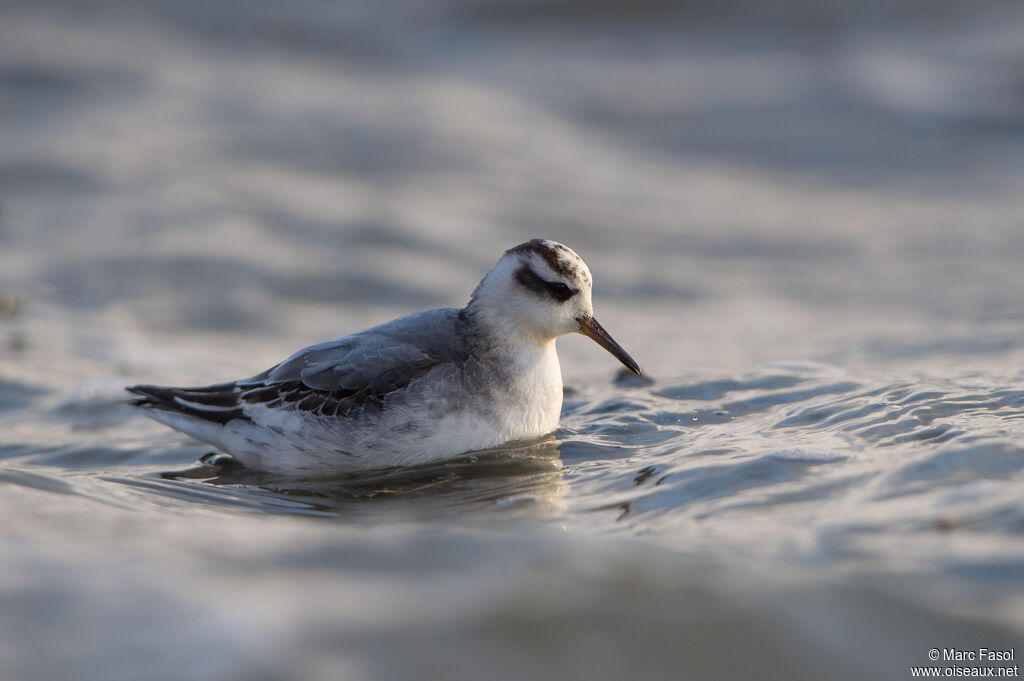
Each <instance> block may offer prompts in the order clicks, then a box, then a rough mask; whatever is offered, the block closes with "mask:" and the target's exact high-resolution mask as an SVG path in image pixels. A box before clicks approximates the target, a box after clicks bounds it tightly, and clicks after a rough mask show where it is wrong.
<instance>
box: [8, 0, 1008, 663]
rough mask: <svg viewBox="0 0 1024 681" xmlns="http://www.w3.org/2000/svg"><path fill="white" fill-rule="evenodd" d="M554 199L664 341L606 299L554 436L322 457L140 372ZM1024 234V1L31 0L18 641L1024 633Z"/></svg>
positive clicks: (837, 641) (434, 266)
mask: <svg viewBox="0 0 1024 681" xmlns="http://www.w3.org/2000/svg"><path fill="white" fill-rule="evenodd" d="M533 237H546V238H551V239H555V240H557V241H561V242H563V243H566V244H567V245H569V246H570V247H572V248H573V249H575V250H576V251H577V252H578V253H579V254H580V255H581V256H582V257H583V258H584V259H585V260H586V261H587V262H588V264H589V265H590V268H591V270H592V272H593V274H594V279H595V294H594V295H595V305H596V310H597V315H598V317H599V318H600V319H601V320H602V323H603V324H604V325H605V326H606V327H607V328H608V329H609V330H610V331H611V333H612V334H613V335H614V336H615V337H616V339H617V340H618V341H619V342H620V343H621V344H622V345H623V346H625V347H626V348H627V350H629V351H630V353H631V354H632V355H633V356H634V357H636V358H637V359H638V361H639V362H640V364H641V365H642V366H643V367H644V368H645V370H646V371H647V373H648V374H649V375H650V377H651V378H652V379H653V382H652V383H642V382H630V381H628V380H626V379H624V378H623V377H619V376H617V373H616V372H617V367H616V363H615V361H614V360H613V359H612V358H610V357H609V356H607V355H606V354H605V353H604V352H603V351H602V350H600V349H599V348H597V347H596V346H594V345H593V344H592V343H590V342H589V341H586V340H585V339H580V338H567V339H563V340H562V341H560V342H559V348H560V357H561V360H562V366H563V374H564V377H565V380H566V384H567V386H568V387H569V388H570V392H569V393H568V394H567V401H566V406H565V412H564V414H563V427H562V428H561V429H560V430H559V432H558V433H557V434H556V438H555V439H554V440H553V441H551V442H548V443H544V444H541V445H538V446H537V447H533V448H527V449H526V450H524V451H516V452H511V453H510V452H504V453H501V454H499V455H496V458H495V457H488V456H484V457H482V458H480V459H478V460H474V461H471V462H469V463H466V464H452V465H451V466H441V467H434V468H429V469H425V470H423V471H417V472H415V473H410V474H400V475H398V474H395V475H392V474H383V475H382V476H378V477H373V478H371V479H363V480H355V481H344V482H337V481H335V482H334V483H315V484H314V483H310V484H302V485H299V484H297V483H295V482H292V481H281V480H273V479H269V478H265V477H260V476H255V475H246V474H238V473H237V471H236V472H235V474H234V475H228V474H225V472H224V471H221V470H219V469H218V468H217V467H215V466H197V465H195V463H194V462H195V461H196V460H197V459H198V458H199V457H200V456H201V455H203V454H205V453H206V452H207V451H208V449H207V448H205V447H203V446H202V445H199V444H197V443H195V442H194V441H191V440H189V439H188V438H185V437H184V436H180V435H177V434H175V433H172V432H169V431H168V430H167V429H165V428H163V427H161V426H158V425H156V424H152V423H150V422H148V421H147V420H145V419H144V418H142V417H141V416H139V415H137V414H133V413H132V412H131V410H129V409H128V408H126V407H124V406H123V405H121V404H120V403H119V401H120V400H121V399H122V395H123V394H122V391H121V388H122V387H123V386H124V385H125V384H129V383H138V382H146V383H162V384H179V385H180V384H203V383H212V382H218V381H222V380H229V379H233V378H239V377H242V376H248V375H251V374H254V373H256V372H258V371H260V370H262V369H264V368H266V367H267V366H270V365H271V364H273V363H275V362H277V361H280V360H281V359H283V358H284V357H286V356H287V355H289V354H290V353H291V352H292V351H294V350H296V349H298V348H299V347H302V346H304V345H308V344H311V343H314V342H319V341H322V340H325V339H329V338H332V337H337V336H340V335H343V334H346V333H350V332H353V331H357V330H359V329H362V328H365V327H366V326H369V325H371V324H376V323H380V322H384V321H387V320H389V319H391V318H393V317H395V316H398V315H401V314H405V313H408V312H412V311H416V310H420V309H423V308H427V307H436V306H461V305H463V304H464V303H465V301H466V300H467V298H468V296H469V293H470V291H471V290H472V289H473V287H474V286H475V284H476V283H477V281H478V280H479V278H480V277H481V276H482V275H483V274H484V273H485V272H486V271H487V270H488V269H489V268H490V267H491V265H492V264H493V263H494V262H495V261H496V260H497V258H498V257H499V256H500V254H501V253H502V251H503V250H505V249H506V248H509V247H511V246H514V245H515V244H518V243H520V242H522V241H525V240H528V239H530V238H533ZM1022 261H1024V5H1020V4H1019V3H1012V2H997V1H994V0H993V1H989V0H978V1H976V2H970V3H965V2H952V1H946V0H927V1H926V0H907V1H905V2H900V3H891V2H882V1H875V0H865V1H861V2H856V3H854V2H844V1H840V0H819V1H814V2H812V1H809V0H807V1H805V0H779V1H775V2H749V1H746V0H726V1H724V2H715V3H712V2H698V1H692V2H679V3H674V2H656V1H644V2H637V3H615V2H606V1H602V0H562V1H557V0H551V1H543V0H535V1H522V2H519V1H514V0H490V1H488V0H408V1H399V0H396V1H389V2H369V1H363V2H358V1H357V2H327V1H320V0H297V1H295V2H291V3H274V2H267V1H264V0H256V1H251V0H249V1H245V2H242V1H240V0H222V1H219V2H200V1H199V0H184V1H182V2H174V3H167V2H158V1H156V0H140V1H137V2H131V3H128V2H116V1H110V2H103V1H100V0H96V1H92V2H71V1H68V2H57V1H51V0H43V1H38V0H34V1H22V0H5V2H4V3H3V4H2V5H0V518H2V520H0V541H2V542H3V548H2V550H0V564H2V566H3V569H0V669H3V670H5V671H4V672H3V674H2V675H3V676H5V678H10V679H15V680H17V679H26V680H27V679H50V678H67V677H71V676H73V677H75V678H84V679H93V678H95V679H106V680H108V681H109V680H111V679H121V678H124V679H138V678H148V679H179V678H182V679H184V678H188V679H242V678H245V679H257V678H266V679H285V678H303V679H328V678H330V679H338V678H372V679H378V678H380V679H392V678H407V677H409V676H426V677H431V678H433V677H437V678H470V677H480V676H484V675H486V676H487V677H488V678H522V677H525V676H533V677H539V678H580V679H583V678H586V679H604V678H608V679H612V678H624V677H629V678H644V679H659V678H666V679H668V678H672V679H733V678H736V679H739V678H751V677H759V678H780V679H781V678H786V679H818V678H868V677H872V678H910V669H909V667H910V665H917V664H920V665H925V664H928V661H927V659H926V658H927V651H928V649H930V648H932V647H939V648H942V647H943V646H957V647H961V648H969V647H975V648H976V647H979V646H987V647H989V648H998V647H1000V646H1005V647H1009V646H1011V645H1014V644H1020V643H1021V631H1022V630H1024V599H1022V596H1024V590H1022V587H1024V548H1022V546H1024V545H1022V544H1021V541H1020V538H1021V532H1022V531H1024V509H1022V507H1021V502H1020V500H1021V498H1024V494H1022V493H1024V472H1022V471H1024V295H1022V294H1024V267H1022V265H1021V263H1022ZM175 471H185V472H184V473H182V474H176V473H175ZM1018 647H1021V646H1019V645H1018ZM869 651H870V652H869Z"/></svg>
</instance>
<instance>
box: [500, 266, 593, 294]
mask: <svg viewBox="0 0 1024 681" xmlns="http://www.w3.org/2000/svg"><path fill="white" fill-rule="evenodd" d="M516 280H517V281H518V282H519V283H520V284H521V285H522V287H523V288H525V289H526V290H527V291H532V292H533V293H536V294H537V295H549V296H551V297H552V298H554V299H555V300H557V301H560V302H564V301H566V300H569V299H570V298H572V297H573V296H574V295H576V294H577V293H579V291H577V290H575V289H572V288H570V287H568V286H566V285H565V284H563V283H562V282H560V281H545V280H544V279H541V278H540V276H538V275H537V273H536V272H534V271H533V270H531V269H530V268H529V267H527V266H526V265H522V266H521V267H520V268H519V269H517V270H516Z"/></svg>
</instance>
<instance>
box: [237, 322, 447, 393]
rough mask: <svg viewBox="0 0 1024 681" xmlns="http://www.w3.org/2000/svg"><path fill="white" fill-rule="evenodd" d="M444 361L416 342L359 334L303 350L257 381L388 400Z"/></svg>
mask: <svg viewBox="0 0 1024 681" xmlns="http://www.w3.org/2000/svg"><path fill="white" fill-rule="evenodd" d="M440 362H441V360H440V359H439V358H438V357H435V356H433V355H431V354H429V353H428V352H426V351H424V350H423V349H422V348H420V347H418V346H416V345H414V344H413V343H409V342H401V341H398V339H395V338H393V337H389V336H385V335H379V334H356V335H354V336H348V337H347V338H342V339H340V340H337V341H332V342H330V343H321V344H320V345H314V346H311V347H308V348H306V349H304V350H300V351H299V352H297V353H295V354H294V355H292V356H291V357H289V358H288V359H287V360H285V361H284V362H281V363H280V364H278V365H277V366H276V367H273V368H272V369H270V370H269V371H267V372H264V374H262V375H261V376H259V377H257V378H258V379H261V380H260V381H259V382H260V383H263V384H264V385H273V384H276V383H291V382H294V381H299V382H301V383H302V385H304V386H305V387H306V388H309V389H311V390H323V391H340V392H346V393H349V392H350V393H361V394H366V395H369V396H374V397H383V396H385V395H387V394H388V393H391V392H394V391H395V390H399V389H401V388H404V387H405V386H407V385H408V384H409V383H410V382H411V381H412V380H413V379H415V378H418V377H419V376H422V375H423V374H425V373H426V372H427V371H429V370H430V369H432V368H433V367H434V366H436V365H437V364H439V363H440Z"/></svg>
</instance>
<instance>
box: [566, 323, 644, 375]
mask: <svg viewBox="0 0 1024 681" xmlns="http://www.w3.org/2000/svg"><path fill="white" fill-rule="evenodd" d="M576 321H577V322H579V325H580V333H582V334H583V335H584V336H587V337H588V338H590V339H592V340H593V341H594V342H595V343H597V344H598V345H600V346H601V347H602V348H604V349H605V350H607V351H608V352H610V353H612V354H613V355H615V359H617V360H619V361H620V362H622V364H623V366H625V367H626V368H627V369H629V370H630V371H632V372H633V373H634V374H636V375H637V376H639V375H640V365H639V364H637V363H636V360H635V359H633V358H632V357H630V356H629V353H628V352H626V351H625V350H623V349H622V346H621V345H619V344H618V343H616V342H615V339H614V338H612V337H611V336H610V335H609V334H608V332H607V331H605V330H604V327H603V326H601V325H600V324H598V323H597V320H596V319H594V318H593V317H580V318H578V319H577V320H576Z"/></svg>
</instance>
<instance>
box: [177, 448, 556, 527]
mask: <svg viewBox="0 0 1024 681" xmlns="http://www.w3.org/2000/svg"><path fill="white" fill-rule="evenodd" d="M159 478H160V479H161V481H170V482H173V483H174V484H172V485H170V486H167V487H166V488H165V492H166V493H168V494H176V493H180V491H181V484H182V483H185V484H194V483H195V482H201V483H203V484H206V485H212V486H214V487H218V488H222V489H225V490H232V491H234V492H242V493H246V494H248V495H249V496H255V497H258V498H259V499H260V500H262V503H263V505H264V506H265V509H264V510H268V511H272V512H286V513H306V514H312V515H331V516H339V517H341V518H359V517H366V518H372V517H374V516H376V515H379V514H381V513H389V512H390V513H397V514H407V515H412V516H415V517H417V518H424V517H437V516H445V515H449V514H453V513H454V514H461V513H465V514H475V513H486V512H501V513H502V514H503V515H507V514H509V513H512V514H521V515H530V516H538V517H549V516H555V515H558V514H559V513H561V512H563V511H564V510H565V502H564V498H563V497H564V495H565V491H566V482H565V480H564V479H563V474H562V461H561V459H560V456H559V449H558V442H557V441H556V440H555V439H553V438H550V439H547V440H545V441H542V442H537V443H532V444H527V445H520V446H509V447H503V448H498V449H494V450H487V451H481V452H475V453H473V454H468V455H465V456H462V457H459V458H457V459H453V460H450V461H444V462H440V463H434V464H426V465H421V466H413V467H408V468H402V469H389V470H382V471H370V472H366V473H354V474H349V475H345V476H339V477H334V478H327V479H325V478H317V479H309V480H304V479H297V478H294V477H286V476H280V475H275V474H272V473H266V472H263V471H258V470H254V469H251V468H246V467H245V466H242V465H241V464H239V463H238V462H237V461H236V460H235V459H233V458H232V457H230V456H227V455H224V454H208V455H207V456H205V457H203V459H202V460H201V461H200V462H199V463H198V464H197V465H196V466H193V467H190V468H187V469H185V470H180V471H173V472H167V473H162V474H160V475H159ZM159 488H160V486H159V485H157V489H159Z"/></svg>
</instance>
